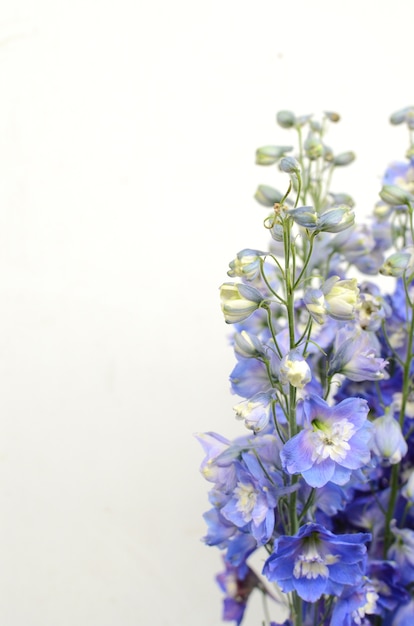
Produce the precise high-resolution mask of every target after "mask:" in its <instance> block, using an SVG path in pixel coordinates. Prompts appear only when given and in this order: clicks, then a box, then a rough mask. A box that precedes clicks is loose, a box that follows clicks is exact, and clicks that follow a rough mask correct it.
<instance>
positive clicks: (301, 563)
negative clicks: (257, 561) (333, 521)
mask: <svg viewBox="0 0 414 626" xmlns="http://www.w3.org/2000/svg"><path fill="white" fill-rule="evenodd" d="M370 539H371V535H369V534H368V533H355V534H350V535H349V534H348V535H335V534H333V533H331V532H330V531H329V530H326V529H325V528H324V527H323V526H321V525H320V524H312V523H310V524H306V525H305V526H302V528H300V530H299V532H298V533H297V534H296V535H294V536H288V535H283V536H281V537H279V538H278V539H276V541H275V544H274V549H273V553H272V554H271V556H270V557H269V558H268V559H267V561H266V563H265V565H264V568H263V574H264V575H265V576H266V577H267V578H268V580H270V581H272V582H276V583H277V584H278V585H279V587H280V588H281V589H282V591H284V592H285V593H289V592H291V591H296V592H297V593H298V595H299V596H300V597H301V598H303V599H304V600H306V601H307V602H315V601H316V600H318V599H319V598H320V597H321V596H322V595H323V594H328V595H334V596H338V595H340V594H341V593H342V591H343V590H344V589H346V588H347V587H349V586H354V585H357V584H358V583H359V582H360V581H361V579H362V576H363V574H364V558H365V554H366V546H365V542H367V541H369V540H370Z"/></svg>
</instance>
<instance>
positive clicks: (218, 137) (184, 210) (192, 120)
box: [0, 0, 414, 626]
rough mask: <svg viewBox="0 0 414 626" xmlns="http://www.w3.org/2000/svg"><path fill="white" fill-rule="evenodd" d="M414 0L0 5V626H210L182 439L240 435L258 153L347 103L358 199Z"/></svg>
mask: <svg viewBox="0 0 414 626" xmlns="http://www.w3.org/2000/svg"><path fill="white" fill-rule="evenodd" d="M413 7H414V5H413V4H412V2H410V1H409V0H407V1H402V0H393V2H392V3H389V2H383V1H382V0H381V1H378V0H376V1H375V2H374V1H364V2H362V1H361V0H358V1H357V0H348V1H347V2H335V1H332V0H330V1H322V0H312V1H307V0H296V1H295V2H288V1H287V0H286V1H284V2H281V1H279V0H273V1H271V0H257V1H256V2H253V1H251V2H248V1H241V0H238V1H236V0H220V1H219V0H209V1H208V2H207V1H205V2H200V1H197V0H175V1H174V2H173V1H168V0H151V1H150V0H148V1H147V2H143V1H141V2H140V1H139V0H117V1H115V0H71V1H67V2H63V1H59V0H37V1H36V0H34V1H32V2H30V1H29V0H27V1H24V0H13V1H12V0H9V1H6V0H1V1H0V85H1V98H0V407H1V413H0V555H1V566H0V623H1V624H2V625H4V626H75V625H76V626H141V625H142V624H145V625H148V626H150V625H152V624H154V625H155V624H157V626H176V625H177V626H178V625H179V626H193V625H195V624H197V626H214V625H218V624H219V623H220V612H221V594H220V592H219V591H218V589H217V588H216V586H215V583H214V580H213V579H214V575H215V573H216V571H218V570H220V569H221V561H220V557H219V552H218V551H216V550H215V549H214V548H208V547H206V546H204V545H203V544H202V543H201V541H200V538H201V537H202V536H203V534H204V533H205V525H204V522H203V520H202V514H203V512H204V511H205V510H207V508H209V505H208V502H207V490H208V488H209V485H208V483H206V482H205V481H204V479H203V478H202V477H201V475H200V474H199V471H198V468H199V465H200V463H201V460H202V457H203V453H202V450H201V447H200V446H199V444H198V443H197V442H196V441H195V439H194V437H193V433H195V432H197V431H201V432H203V431H208V430H214V431H218V432H220V433H221V434H223V435H226V436H233V435H236V434H241V432H242V425H241V424H240V423H238V422H237V423H236V422H235V420H234V415H233V411H232V406H233V404H234V397H232V396H231V395H230V393H229V385H228V376H229V373H230V371H231V369H232V367H233V365H234V359H233V354H232V352H231V349H230V348H229V347H228V340H227V336H228V328H227V327H226V326H225V324H224V321H223V319H222V315H221V311H220V306H219V298H218V287H219V285H220V284H221V283H222V282H224V281H225V280H226V278H227V276H226V271H227V267H228V262H229V261H230V260H231V259H232V258H233V257H234V256H235V254H236V253H237V252H238V251H239V250H240V249H242V248H245V247H253V248H254V247H259V248H260V247H263V246H265V245H266V242H267V238H266V235H265V233H264V232H263V229H262V226H261V223H262V220H263V217H264V215H265V214H266V213H265V212H264V210H263V208H262V207H260V206H259V205H257V204H256V203H255V201H254V200H253V197H252V196H253V194H254V191H255V189H256V187H257V185H258V184H259V183H266V182H267V183H268V184H274V185H275V186H279V187H280V186H281V185H280V184H279V182H278V181H279V180H280V179H277V178H276V177H277V176H280V174H279V175H278V174H276V171H275V170H274V169H265V168H259V167H258V166H256V165H255V164H254V151H255V149H256V148H257V147H259V146H261V145H265V144H272V143H276V144H277V143H290V142H291V141H292V138H291V137H290V135H289V133H288V132H287V131H283V130H282V129H279V128H278V127H277V126H276V124H275V114H276V112H277V111H278V110H280V109H286V108H291V109H293V110H294V111H295V112H296V113H298V114H304V113H315V114H318V113H320V112H321V111H322V110H335V111H338V112H340V113H341V114H342V122H341V123H340V124H339V125H338V126H333V127H332V132H331V136H330V143H331V145H332V146H333V147H334V148H335V149H336V151H343V150H348V149H353V150H355V151H356V152H357V154H358V160H357V161H356V163H355V164H353V165H352V167H351V168H349V169H348V170H346V172H345V171H344V173H343V178H342V179H341V178H338V179H337V181H338V182H337V188H336V190H337V191H348V192H349V193H351V194H352V195H353V196H354V197H355V199H356V200H357V211H358V212H359V214H360V215H364V214H366V213H368V212H369V211H370V210H371V208H372V206H373V204H374V202H375V201H376V200H377V197H378V196H377V194H378V191H379V189H380V177H381V174H382V171H383V169H384V168H385V166H386V165H387V163H388V162H389V161H390V160H392V159H395V158H400V157H402V156H403V154H404V151H405V149H406V147H407V137H406V134H405V132H403V130H402V128H392V127H390V126H389V124H388V116H389V114H390V113H392V112H393V111H394V110H396V109H399V108H401V107H404V106H406V105H409V104H412V103H413V102H414V93H413V86H412V24H413V18H414V8H413ZM334 187H335V185H334ZM256 605H257V599H256V600H255V601H254V605H253V607H252V609H250V611H249V613H248V615H247V619H246V625H247V626H249V625H255V626H257V625H258V624H260V623H261V612H260V606H259V605H258V606H256ZM256 610H257V613H256Z"/></svg>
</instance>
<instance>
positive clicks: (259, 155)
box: [256, 146, 293, 165]
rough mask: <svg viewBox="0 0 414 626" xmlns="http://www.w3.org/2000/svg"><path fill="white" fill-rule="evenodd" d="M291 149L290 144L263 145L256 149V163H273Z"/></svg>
mask: <svg viewBox="0 0 414 626" xmlns="http://www.w3.org/2000/svg"><path fill="white" fill-rule="evenodd" d="M291 150H293V148H292V146H263V147H262V148H258V149H257V150H256V164H257V165H273V163H277V161H279V159H280V158H281V157H282V156H283V155H284V154H285V152H290V151H291Z"/></svg>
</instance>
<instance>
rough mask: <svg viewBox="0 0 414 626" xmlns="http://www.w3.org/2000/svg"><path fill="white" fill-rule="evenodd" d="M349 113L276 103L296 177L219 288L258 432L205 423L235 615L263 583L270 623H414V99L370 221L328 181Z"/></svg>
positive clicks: (246, 414)
mask: <svg viewBox="0 0 414 626" xmlns="http://www.w3.org/2000/svg"><path fill="white" fill-rule="evenodd" d="M338 121H339V115H338V114H337V113H334V112H325V113H324V114H323V115H322V116H321V118H320V119H319V120H317V119H315V117H314V116H311V115H302V116H297V115H295V114H294V113H293V112H291V111H280V112H279V113H278V114H277V122H278V124H279V126H280V127H281V128H282V129H286V132H289V133H291V134H292V135H294V137H295V141H293V142H292V143H295V144H296V148H294V147H293V146H288V145H281V146H274V145H272V146H264V147H261V148H259V149H258V150H257V152H256V162H257V163H258V164H259V165H263V166H274V165H276V166H277V167H276V169H278V170H279V174H278V175H279V176H280V178H281V181H282V183H281V184H282V185H284V186H283V187H281V188H282V189H283V191H278V190H277V189H275V188H273V187H270V186H268V185H260V186H259V187H258V189H257V191H256V194H255V198H256V200H257V201H258V202H259V203H260V204H261V205H263V206H264V207H265V208H266V213H267V215H266V217H265V218H264V227H265V228H266V229H267V230H268V232H269V248H268V250H266V251H263V250H253V249H250V248H245V249H243V250H241V252H239V253H238V254H237V255H236V257H235V258H234V260H232V261H231V262H230V266H229V270H228V272H227V274H228V276H229V278H230V280H229V281H228V282H225V283H224V284H223V285H222V286H221V288H220V295H221V303H222V310H223V314H224V318H225V321H226V322H227V323H228V324H231V325H232V334H231V343H232V346H233V348H234V354H235V359H236V364H235V367H234V369H233V371H232V372H231V374H230V383H231V390H232V392H233V393H234V394H236V395H237V396H238V397H239V402H238V403H237V404H236V405H235V407H234V410H235V414H236V417H237V418H238V419H240V420H241V421H242V422H243V423H244V429H243V430H244V432H242V433H241V435H240V437H238V438H236V439H235V440H232V441H231V440H228V439H227V438H225V437H223V436H222V435H220V434H217V433H214V432H208V433H204V434H199V435H197V437H198V439H199V441H200V443H201V445H202V447H203V449H204V454H205V457H204V459H203V461H202V463H201V472H202V474H203V476H204V478H205V479H206V480H208V481H209V482H210V483H211V485H212V486H211V490H210V491H209V500H210V504H211V508H210V510H208V511H207V512H206V513H205V515H204V518H205V521H206V525H207V534H206V536H205V537H204V541H205V543H206V544H207V545H209V546H217V547H218V548H219V549H220V550H221V551H222V553H223V561H224V571H223V572H222V573H220V574H219V575H218V576H217V582H218V583H219V585H220V587H221V589H222V590H223V592H224V594H225V598H224V611H223V619H224V620H226V621H234V622H236V623H237V624H238V625H239V624H241V622H242V620H243V615H244V612H245V609H246V606H247V602H248V600H249V597H250V596H251V594H252V592H254V591H255V590H256V591H255V593H261V594H263V599H264V602H263V607H264V617H263V619H262V620H261V624H263V625H265V626H269V625H271V626H276V625H277V624H283V626H369V625H374V626H380V625H381V626H413V624H414V506H413V504H414V364H413V356H414V355H413V349H414V345H413V338H414V221H413V211H414V141H413V139H414V138H413V129H414V107H407V108H405V109H403V110H401V111H398V112H396V113H394V114H393V115H392V116H391V117H390V122H391V123H392V124H406V125H407V127H408V131H409V147H408V150H407V153H406V155H405V159H404V160H402V161H401V162H394V163H392V164H391V165H390V166H389V167H388V169H387V170H386V172H385V175H384V178H383V186H382V189H381V190H380V191H379V199H378V202H377V203H376V204H375V206H374V209H373V212H372V215H371V216H370V217H369V219H367V220H366V223H358V222H357V221H356V220H355V216H354V212H353V206H354V202H353V199H352V198H351V197H350V196H349V195H347V194H346V193H339V192H334V191H332V190H331V182H332V180H333V174H334V172H335V170H336V169H337V168H338V167H339V168H341V167H344V166H346V165H348V164H350V163H351V162H352V161H353V160H354V158H355V155H354V153H353V152H344V153H339V154H335V153H334V151H333V150H332V149H331V148H330V147H329V146H328V145H327V144H326V143H325V141H326V132H327V129H328V128H329V127H330V126H331V124H333V123H336V122H338ZM280 132H282V131H280ZM290 153H292V155H293V154H294V155H295V156H292V155H291V154H290ZM259 551H261V561H258V559H257V554H258V552H259ZM253 560H255V561H256V562H260V563H261V565H260V569H261V571H260V569H258V568H257V567H256V568H254V567H253V566H252V561H253ZM267 599H269V601H267ZM273 601H275V602H277V604H275V605H273ZM273 606H274V608H273ZM273 612H275V613H277V616H276V617H272V613H273ZM281 615H282V617H280V616H281Z"/></svg>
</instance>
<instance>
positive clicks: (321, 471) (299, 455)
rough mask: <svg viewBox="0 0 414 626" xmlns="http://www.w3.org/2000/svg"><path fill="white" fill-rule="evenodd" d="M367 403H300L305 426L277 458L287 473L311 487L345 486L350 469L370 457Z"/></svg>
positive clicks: (353, 400) (349, 400)
mask: <svg viewBox="0 0 414 626" xmlns="http://www.w3.org/2000/svg"><path fill="white" fill-rule="evenodd" d="M367 414H368V404H367V402H366V401H365V400H362V399H361V398H347V399H346V400H343V401H342V402H340V403H339V404H336V405H334V406H332V407H331V406H329V405H328V404H327V403H326V402H325V401H324V400H322V398H319V397H318V396H310V397H309V398H308V399H306V400H305V401H304V403H303V416H304V425H303V426H304V427H303V430H301V431H300V432H299V433H298V434H297V435H295V436H294V437H292V438H291V439H289V441H287V442H286V444H285V445H284V446H283V448H282V450H281V453H280V457H281V461H282V466H283V468H284V469H285V470H286V471H287V472H289V474H302V476H303V478H304V479H305V481H306V482H307V483H308V485H310V486H311V487H322V486H323V485H326V483H328V482H333V483H335V484H337V485H344V484H345V483H346V482H347V481H348V480H349V478H350V476H351V473H352V471H353V470H356V469H359V468H361V467H364V465H366V464H367V463H368V462H369V461H370V458H371V453H370V440H371V424H370V422H369V421H367Z"/></svg>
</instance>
